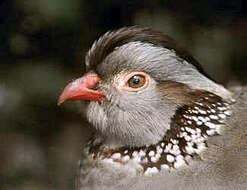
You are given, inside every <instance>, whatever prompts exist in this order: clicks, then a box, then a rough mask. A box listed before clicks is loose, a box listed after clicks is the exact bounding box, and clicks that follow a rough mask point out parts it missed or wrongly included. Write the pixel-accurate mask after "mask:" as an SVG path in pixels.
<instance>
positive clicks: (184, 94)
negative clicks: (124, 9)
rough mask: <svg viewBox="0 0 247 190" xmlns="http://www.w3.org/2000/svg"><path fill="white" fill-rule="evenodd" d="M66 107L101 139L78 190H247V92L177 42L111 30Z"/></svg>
mask: <svg viewBox="0 0 247 190" xmlns="http://www.w3.org/2000/svg"><path fill="white" fill-rule="evenodd" d="M85 63H86V70H87V71H86V73H85V74H84V76H83V77H81V78H79V79H76V80H75V81H73V82H72V83H70V84H68V86H66V87H65V89H64V91H63V93H62V94H61V96H60V98H59V100H58V104H61V103H62V102H64V101H65V100H78V103H79V104H80V105H79V106H80V107H83V109H84V114H85V115H86V117H87V119H88V121H89V123H90V124H91V125H92V127H94V128H95V131H96V132H95V134H94V136H93V137H92V139H91V140H90V141H89V142H88V144H87V146H86V147H85V148H84V151H83V156H82V160H81V162H80V168H79V174H78V179H77V181H76V188H77V189H78V190H104V189H105V190H113V189H128V190H130V189H131V190H143V189H146V190H179V189H180V190H246V189H247V88H244V87H238V88H236V89H237V90H235V92H233V93H231V92H230V91H228V90H227V89H225V88H224V87H223V86H221V85H219V84H217V83H216V82H214V81H213V80H212V79H211V78H210V77H209V76H208V75H207V74H206V73H205V72H204V71H203V69H202V67H201V66H200V65H199V63H198V62H197V61H196V60H195V59H194V58H193V57H192V56H191V55H190V54H189V53H188V52H187V51H185V50H184V49H183V48H181V47H180V46H179V45H178V44H177V43H176V42H175V41H174V40H173V39H171V38H170V37H169V36H167V35H165V34H162V33H160V32H157V31H153V30H151V29H147V28H140V27H125V28H122V29H119V30H116V31H113V32H107V33H106V34H104V35H103V36H102V37H100V38H99V39H98V40H97V41H95V42H94V44H93V46H92V48H91V49H90V50H89V51H88V53H87V55H86V60H85Z"/></svg>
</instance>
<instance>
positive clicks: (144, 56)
mask: <svg viewBox="0 0 247 190" xmlns="http://www.w3.org/2000/svg"><path fill="white" fill-rule="evenodd" d="M186 67H187V68H192V67H193V68H194V66H193V65H191V64H189V63H188V62H186V61H184V60H183V59H181V58H179V57H178V56H177V55H176V52H175V51H174V50H169V49H166V48H163V47H156V46H154V45H153V44H151V43H143V42H139V41H135V42H129V43H127V44H124V45H122V46H120V47H118V48H116V49H115V50H114V51H113V52H112V53H110V54H109V55H108V56H107V57H106V58H105V59H104V60H103V61H102V62H101V64H99V65H98V66H97V67H96V68H95V71H96V72H97V73H99V74H100V75H101V76H103V77H109V76H110V75H112V74H116V73H119V72H122V71H123V70H138V71H144V72H146V73H149V74H150V75H152V77H153V78H156V79H159V78H168V77H169V75H171V74H174V73H175V72H176V71H178V70H180V68H186Z"/></svg>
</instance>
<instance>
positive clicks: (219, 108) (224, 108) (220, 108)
mask: <svg viewBox="0 0 247 190" xmlns="http://www.w3.org/2000/svg"><path fill="white" fill-rule="evenodd" d="M217 109H218V110H220V111H224V110H226V107H217Z"/></svg>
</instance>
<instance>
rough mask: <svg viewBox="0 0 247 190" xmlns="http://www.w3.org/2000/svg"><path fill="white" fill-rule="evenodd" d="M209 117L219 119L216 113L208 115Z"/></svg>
mask: <svg viewBox="0 0 247 190" xmlns="http://www.w3.org/2000/svg"><path fill="white" fill-rule="evenodd" d="M209 117H210V118H211V119H219V118H218V117H217V116H216V115H210V116H209Z"/></svg>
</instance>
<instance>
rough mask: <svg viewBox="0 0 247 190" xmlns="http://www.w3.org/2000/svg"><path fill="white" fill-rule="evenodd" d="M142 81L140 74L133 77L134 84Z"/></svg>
mask: <svg viewBox="0 0 247 190" xmlns="http://www.w3.org/2000/svg"><path fill="white" fill-rule="evenodd" d="M140 81H141V77H139V76H134V77H133V81H132V82H133V84H139V83H140Z"/></svg>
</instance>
